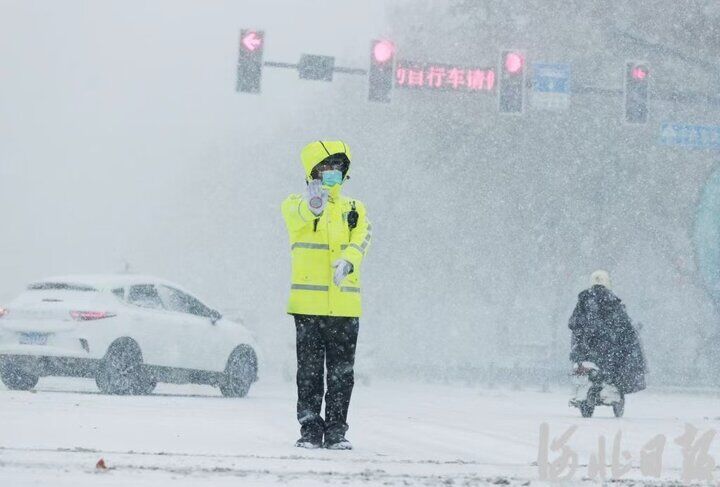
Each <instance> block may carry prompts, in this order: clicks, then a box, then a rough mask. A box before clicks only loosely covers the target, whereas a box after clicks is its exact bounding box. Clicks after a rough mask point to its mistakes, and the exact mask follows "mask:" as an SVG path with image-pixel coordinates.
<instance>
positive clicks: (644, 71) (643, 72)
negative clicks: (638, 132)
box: [625, 61, 650, 123]
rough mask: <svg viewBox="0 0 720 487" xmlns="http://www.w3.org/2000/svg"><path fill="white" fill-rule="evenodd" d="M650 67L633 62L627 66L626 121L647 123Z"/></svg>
mask: <svg viewBox="0 0 720 487" xmlns="http://www.w3.org/2000/svg"><path fill="white" fill-rule="evenodd" d="M649 81H650V66H649V65H648V64H647V63H639V62H634V61H631V62H629V63H627V64H626V65H625V121H626V122H627V123H646V122H647V119H648V105H647V101H648V83H649Z"/></svg>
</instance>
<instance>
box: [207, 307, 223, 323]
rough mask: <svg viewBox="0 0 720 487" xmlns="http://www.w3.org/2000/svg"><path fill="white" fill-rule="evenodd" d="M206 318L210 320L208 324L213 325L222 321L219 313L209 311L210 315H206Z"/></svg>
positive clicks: (212, 310)
mask: <svg viewBox="0 0 720 487" xmlns="http://www.w3.org/2000/svg"><path fill="white" fill-rule="evenodd" d="M208 318H210V323H212V324H213V325H214V324H215V323H217V322H218V321H220V320H221V319H222V315H221V314H220V312H219V311H217V310H214V309H211V310H210V314H209V315H208Z"/></svg>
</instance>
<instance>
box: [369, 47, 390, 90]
mask: <svg viewBox="0 0 720 487" xmlns="http://www.w3.org/2000/svg"><path fill="white" fill-rule="evenodd" d="M394 67H395V44H393V43H392V42H391V41H388V40H374V41H372V42H371V43H370V73H369V80H368V81H369V92H368V99H369V100H370V101H376V102H382V103H390V92H391V91H392V86H393V81H394V71H395V69H394Z"/></svg>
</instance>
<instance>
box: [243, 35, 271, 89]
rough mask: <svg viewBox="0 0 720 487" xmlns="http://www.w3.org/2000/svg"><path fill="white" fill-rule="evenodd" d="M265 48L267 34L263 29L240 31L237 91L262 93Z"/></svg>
mask: <svg viewBox="0 0 720 487" xmlns="http://www.w3.org/2000/svg"><path fill="white" fill-rule="evenodd" d="M264 48H265V34H264V33H263V32H262V31H257V30H251V29H245V30H243V31H241V32H240V53H239V56H238V72H237V91H241V92H244V93H260V81H261V80H262V66H263V50H264Z"/></svg>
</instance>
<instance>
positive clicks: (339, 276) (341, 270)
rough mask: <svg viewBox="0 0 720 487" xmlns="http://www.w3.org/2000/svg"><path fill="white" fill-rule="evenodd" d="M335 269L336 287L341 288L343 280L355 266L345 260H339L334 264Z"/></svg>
mask: <svg viewBox="0 0 720 487" xmlns="http://www.w3.org/2000/svg"><path fill="white" fill-rule="evenodd" d="M332 266H333V268H334V269H335V274H334V275H333V281H334V282H335V285H336V286H340V284H341V283H342V282H343V280H344V279H345V278H346V277H347V276H348V274H350V273H351V272H352V271H353V265H352V264H351V263H350V262H348V261H346V260H345V259H338V260H336V261H335V262H333V264H332Z"/></svg>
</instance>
